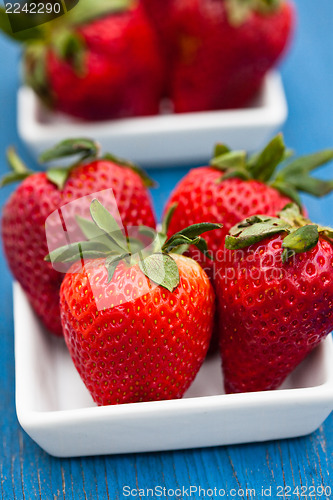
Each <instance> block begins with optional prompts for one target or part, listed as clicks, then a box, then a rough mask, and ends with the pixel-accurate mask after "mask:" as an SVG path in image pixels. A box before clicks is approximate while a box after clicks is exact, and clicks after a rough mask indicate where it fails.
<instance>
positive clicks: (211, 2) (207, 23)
mask: <svg viewBox="0 0 333 500" xmlns="http://www.w3.org/2000/svg"><path fill="white" fill-rule="evenodd" d="M172 6H173V8H172V9H171V12H170V14H169V15H170V17H171V19H172V22H173V25H174V32H175V33H176V36H177V39H176V41H175V43H176V50H175V54H174V60H173V64H172V70H171V87H172V96H171V97H172V99H173V101H174V107H175V111H176V112H180V113H184V112H191V111H204V110H215V109H224V108H237V107H242V106H245V105H246V104H248V102H249V101H250V99H252V98H253V97H254V96H255V94H256V93H257V92H258V90H259V89H260V86H261V84H262V81H263V78H264V76H265V74H266V73H267V71H268V70H269V69H271V68H272V67H273V66H274V65H275V64H276V63H277V61H278V60H279V58H281V55H282V53H283V52H284V50H285V49H286V46H287V44H288V41H289V39H290V35H291V32H292V28H293V24H294V12H293V8H292V6H291V4H290V3H289V2H286V1H284V0H273V1H269V2H267V1H266V0H249V1H247V2H244V0H177V1H176V2H174V3H173V4H172Z"/></svg>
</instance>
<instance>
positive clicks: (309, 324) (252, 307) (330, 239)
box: [215, 205, 333, 392]
mask: <svg viewBox="0 0 333 500" xmlns="http://www.w3.org/2000/svg"><path fill="white" fill-rule="evenodd" d="M230 235H231V236H228V237H227V238H226V243H225V245H226V248H227V249H228V250H225V252H224V259H223V260H221V261H220V262H219V264H218V272H217V275H216V281H215V284H216V294H217V299H218V304H219V315H220V329H219V330H220V331H219V334H220V349H221V356H222V366H223V373H224V384H225V390H226V391H227V392H246V391H263V390H269V389H275V388H277V387H279V386H280V384H281V383H282V382H283V381H284V379H285V378H286V377H287V375H289V373H290V372H291V371H292V370H293V369H294V368H295V367H296V366H297V365H298V364H299V363H300V362H301V361H302V360H303V359H304V358H305V356H306V355H307V354H308V353H309V352H310V351H312V349H313V348H314V347H316V346H317V345H318V344H319V342H320V341H321V340H322V339H323V338H324V337H325V336H326V335H327V334H328V333H329V332H330V331H331V330H332V329H333V315H332V303H333V302H332V301H333V279H332V269H333V230H332V229H329V228H323V227H320V226H317V225H314V224H312V223H311V222H310V221H309V220H307V219H304V217H302V216H301V215H300V212H299V209H298V208H297V206H296V205H289V206H287V207H286V208H285V209H284V210H283V211H282V212H281V213H280V215H279V218H270V217H266V216H262V215H260V216H254V217H250V218H248V219H246V220H245V221H243V222H242V223H240V224H238V225H237V226H235V227H234V228H233V229H232V230H231V231H230Z"/></svg>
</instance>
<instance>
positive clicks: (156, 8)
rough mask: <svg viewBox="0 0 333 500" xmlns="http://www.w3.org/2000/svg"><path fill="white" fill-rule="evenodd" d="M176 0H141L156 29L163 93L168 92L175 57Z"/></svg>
mask: <svg viewBox="0 0 333 500" xmlns="http://www.w3.org/2000/svg"><path fill="white" fill-rule="evenodd" d="M175 1H177V0H163V2H159V1H156V0H141V2H142V4H143V6H144V8H145V10H146V12H147V15H148V17H149V19H150V20H151V24H152V26H153V28H154V29H155V31H156V34H157V37H158V40H159V46H160V52H161V55H162V57H163V60H164V68H165V71H164V80H165V82H164V84H165V94H166V95H169V94H170V81H169V80H170V74H171V68H172V61H173V60H174V57H175V50H176V39H177V35H176V33H175V32H174V29H175V27H174V23H173V22H172V17H171V13H172V8H173V4H174V3H175Z"/></svg>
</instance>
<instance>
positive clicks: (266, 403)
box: [14, 283, 333, 457]
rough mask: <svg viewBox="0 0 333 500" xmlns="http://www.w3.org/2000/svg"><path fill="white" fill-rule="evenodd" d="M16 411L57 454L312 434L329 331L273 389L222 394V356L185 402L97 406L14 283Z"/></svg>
mask: <svg viewBox="0 0 333 500" xmlns="http://www.w3.org/2000/svg"><path fill="white" fill-rule="evenodd" d="M14 320H15V369H16V409H17V416H18V419H19V421H20V424H21V426H22V427H23V429H24V430H25V431H26V432H27V433H28V434H29V435H30V437H31V438H32V439H33V440H34V441H36V443H38V444H39V445H40V446H41V447H42V448H43V449H44V450H45V451H47V452H48V453H50V454H51V455H54V456H58V457H74V456H87V455H102V454H115V453H128V452H146V451H161V450H173V449H184V448H196V447H203V446H217V445H227V444H236V443H247V442H254V441H266V440H271V439H281V438H289V437H296V436H302V435H306V434H309V433H311V432H313V431H314V430H315V429H317V428H318V427H319V426H320V425H321V424H322V422H323V421H324V420H325V419H326V417H327V416H328V415H329V414H330V412H331V411H332V409H333V363H332V359H333V342H332V337H331V336H329V337H328V338H327V339H326V340H325V341H324V342H322V343H321V345H320V346H319V347H318V348H317V349H315V351H313V352H312V353H311V354H310V356H308V358H307V359H306V360H305V361H304V362H303V363H302V364H301V365H300V366H299V367H298V368H297V369H296V370H295V371H294V372H293V373H292V374H291V375H290V376H289V377H288V379H287V380H286V382H285V383H284V384H283V386H282V388H281V389H279V390H276V391H267V392H258V393H244V394H231V395H225V394H223V391H222V375H221V368H220V361H219V359H218V357H213V358H211V359H208V360H207V361H205V363H204V364H203V366H202V368H201V370H200V372H199V374H198V376H197V378H196V380H195V382H194V384H193V385H192V387H191V388H190V390H189V391H188V392H187V394H186V395H185V397H184V398H183V399H181V400H171V401H160V402H149V403H132V404H126V405H118V406H105V407H97V406H95V405H94V403H93V402H92V399H91V397H90V395H89V393H88V391H87V389H86V388H85V386H84V385H83V383H82V382H81V379H80V378H79V376H78V374H77V372H76V370H75V368H74V365H73V364H72V362H71V359H70V357H69V354H68V351H67V348H66V346H65V344H64V341H63V340H62V339H57V338H55V337H53V336H51V335H50V334H48V333H47V332H45V331H44V329H43V327H42V326H41V324H40V322H39V321H38V319H37V318H36V316H35V314H34V313H33V311H32V309H31V307H30V305H29V303H28V301H27V299H26V297H25V294H24V293H23V291H22V289H21V287H20V286H19V285H18V284H17V283H15V284H14Z"/></svg>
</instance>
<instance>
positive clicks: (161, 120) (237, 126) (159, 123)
mask: <svg viewBox="0 0 333 500" xmlns="http://www.w3.org/2000/svg"><path fill="white" fill-rule="evenodd" d="M286 118H287V104H286V99H285V94H284V90H283V86H282V82H281V78H280V76H279V74H278V73H276V72H272V73H269V74H268V75H267V77H266V78H265V81H264V84H263V87H262V89H261V92H260V95H259V96H258V97H257V99H256V100H255V101H254V102H253V103H252V105H251V106H249V107H247V108H244V109H237V110H230V111H212V112H201V113H183V114H177V115H176V114H161V115H159V116H153V117H146V118H131V119H123V120H113V121H104V122H94V123H92V122H89V123H88V122H82V121H78V120H75V119H71V118H69V117H67V116H65V115H62V114H60V113H51V112H49V111H47V110H45V109H44V108H42V107H41V105H40V102H39V101H38V98H37V97H36V95H35V94H34V92H33V91H32V90H31V89H30V88H28V87H21V88H20V89H19V93H18V132H19V135H20V137H21V139H22V140H23V141H24V142H25V143H26V145H27V146H28V148H29V149H30V150H31V152H32V153H33V155H34V156H35V157H37V156H38V154H39V153H41V152H42V151H43V150H45V149H47V148H49V147H51V146H52V145H54V144H55V143H56V142H58V141H60V140H62V139H66V138H68V137H91V138H93V139H95V140H97V141H99V142H100V144H101V146H102V149H103V151H109V152H112V153H114V154H116V155H118V156H121V157H124V158H127V159H129V160H132V161H135V162H137V163H141V164H142V165H144V166H146V167H160V166H166V165H167V166H171V165H174V166H177V165H180V164H184V163H188V164H190V163H191V162H193V163H198V162H199V161H201V160H203V161H204V160H206V161H207V158H209V157H210V156H211V153H212V149H213V146H214V144H215V143H216V142H224V143H225V144H228V145H229V146H230V147H231V148H233V149H246V150H248V151H254V150H257V149H259V148H261V147H262V146H263V145H264V144H265V143H266V142H267V141H268V139H269V138H270V137H271V136H272V134H273V133H274V132H276V131H277V130H279V129H280V128H281V126H282V125H283V123H284V122H285V120H286Z"/></svg>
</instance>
